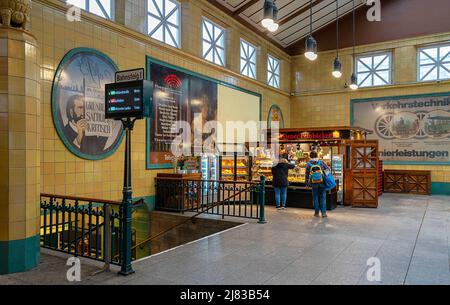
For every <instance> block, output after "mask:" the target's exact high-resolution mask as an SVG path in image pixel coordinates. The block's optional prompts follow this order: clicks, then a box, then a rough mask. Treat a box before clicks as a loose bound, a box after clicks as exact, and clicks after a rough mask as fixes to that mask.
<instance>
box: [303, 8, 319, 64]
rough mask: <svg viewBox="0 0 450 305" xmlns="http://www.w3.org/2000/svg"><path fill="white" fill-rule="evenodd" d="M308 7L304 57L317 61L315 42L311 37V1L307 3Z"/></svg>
mask: <svg viewBox="0 0 450 305" xmlns="http://www.w3.org/2000/svg"><path fill="white" fill-rule="evenodd" d="M309 5H310V13H309V17H310V25H309V36H308V37H307V38H306V42H305V44H306V46H305V57H306V58H308V59H309V60H311V61H314V60H316V59H317V41H316V40H315V39H314V37H313V36H312V30H313V16H312V14H313V6H312V0H310V1H309Z"/></svg>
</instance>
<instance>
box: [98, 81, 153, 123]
mask: <svg viewBox="0 0 450 305" xmlns="http://www.w3.org/2000/svg"><path fill="white" fill-rule="evenodd" d="M151 92H152V86H151V82H150V81H146V80H138V81H131V82H122V83H114V84H107V85H106V86H105V103H106V104H105V112H106V113H105V117H106V118H107V119H122V118H144V117H149V116H150V109H151V99H152V95H151Z"/></svg>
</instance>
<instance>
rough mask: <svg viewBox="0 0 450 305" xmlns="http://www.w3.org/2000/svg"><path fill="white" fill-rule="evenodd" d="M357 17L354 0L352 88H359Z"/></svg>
mask: <svg viewBox="0 0 450 305" xmlns="http://www.w3.org/2000/svg"><path fill="white" fill-rule="evenodd" d="M355 33H356V17H355V0H353V73H352V76H351V77H350V89H352V90H357V89H358V76H356V72H355V65H356V63H355V46H356V34H355Z"/></svg>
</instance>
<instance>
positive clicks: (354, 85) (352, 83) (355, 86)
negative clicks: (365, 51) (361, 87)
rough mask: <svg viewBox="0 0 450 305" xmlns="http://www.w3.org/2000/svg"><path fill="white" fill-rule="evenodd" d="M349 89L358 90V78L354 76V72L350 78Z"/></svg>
mask: <svg viewBox="0 0 450 305" xmlns="http://www.w3.org/2000/svg"><path fill="white" fill-rule="evenodd" d="M350 89H352V90H357V89H358V77H357V76H356V74H355V72H353V73H352V76H351V78H350Z"/></svg>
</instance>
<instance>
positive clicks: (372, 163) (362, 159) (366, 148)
mask: <svg viewBox="0 0 450 305" xmlns="http://www.w3.org/2000/svg"><path fill="white" fill-rule="evenodd" d="M264 133H265V134H266V139H267V141H268V144H270V145H272V143H270V139H271V138H273V137H275V138H276V137H278V139H279V144H280V145H281V144H302V143H307V144H313V143H321V144H325V145H327V146H334V147H338V153H339V154H340V155H343V160H342V176H343V179H344V181H343V188H344V189H343V204H344V205H346V206H352V207H362V208H377V207H378V174H379V168H378V167H379V162H378V159H379V156H378V141H377V140H367V134H371V133H372V132H371V131H369V130H366V129H363V128H359V127H348V126H339V127H325V128H288V129H280V130H279V131H278V135H276V134H272V131H271V130H270V129H269V130H266V131H264ZM331 162H332V160H331ZM304 187H306V185H304ZM288 192H289V191H288ZM288 197H289V194H288Z"/></svg>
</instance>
